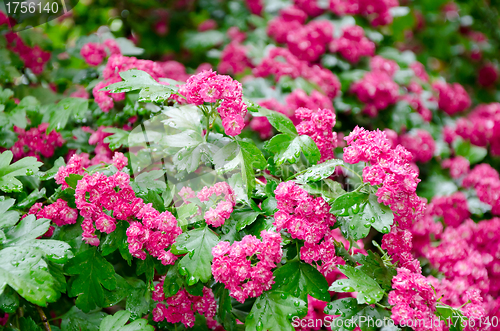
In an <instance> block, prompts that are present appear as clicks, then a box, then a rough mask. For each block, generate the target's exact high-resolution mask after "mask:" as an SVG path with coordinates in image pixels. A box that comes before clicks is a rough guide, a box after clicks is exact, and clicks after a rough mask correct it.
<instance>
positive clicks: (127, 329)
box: [99, 310, 154, 331]
mask: <svg viewBox="0 0 500 331" xmlns="http://www.w3.org/2000/svg"><path fill="white" fill-rule="evenodd" d="M129 318H130V312H128V311H126V310H120V311H118V312H116V313H115V314H114V315H113V316H111V315H109V316H106V317H105V318H104V319H103V320H102V322H101V326H100V327H99V330H100V331H154V328H153V327H152V326H151V325H148V321H146V320H144V319H141V320H135V321H133V322H132V323H130V324H127V325H125V324H126V323H127V322H128V320H129Z"/></svg>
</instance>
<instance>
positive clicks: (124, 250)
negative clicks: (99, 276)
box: [101, 221, 132, 265]
mask: <svg viewBox="0 0 500 331" xmlns="http://www.w3.org/2000/svg"><path fill="white" fill-rule="evenodd" d="M128 225H129V223H128V222H122V221H119V222H118V223H117V224H116V229H115V231H113V232H111V233H110V234H108V235H106V239H104V241H103V242H102V244H101V251H102V256H106V255H109V254H111V253H113V252H114V251H115V250H117V249H119V250H120V254H121V256H122V257H123V259H124V260H125V261H127V263H128V265H131V263H132V255H131V254H130V251H129V249H128V242H127V228H128Z"/></svg>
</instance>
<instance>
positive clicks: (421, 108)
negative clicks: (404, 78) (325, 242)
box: [401, 81, 432, 122]
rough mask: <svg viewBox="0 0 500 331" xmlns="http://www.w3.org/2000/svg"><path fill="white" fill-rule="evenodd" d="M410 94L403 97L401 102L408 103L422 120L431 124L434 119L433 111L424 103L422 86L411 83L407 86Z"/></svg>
mask: <svg viewBox="0 0 500 331" xmlns="http://www.w3.org/2000/svg"><path fill="white" fill-rule="evenodd" d="M407 89H408V93H407V94H404V95H403V96H401V100H404V101H406V102H408V104H409V105H410V107H412V108H413V109H414V110H416V111H417V112H418V113H419V114H420V116H422V119H423V120H424V121H426V122H430V121H431V119H432V111H431V110H430V109H429V108H427V106H426V105H425V104H424V102H423V101H422V91H423V89H422V86H421V85H420V84H418V83H417V82H415V81H412V82H410V84H409V85H408V86H407Z"/></svg>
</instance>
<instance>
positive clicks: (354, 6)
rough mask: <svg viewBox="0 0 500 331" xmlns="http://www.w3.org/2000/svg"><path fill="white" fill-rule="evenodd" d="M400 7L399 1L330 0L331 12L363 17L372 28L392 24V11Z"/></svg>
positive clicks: (339, 14)
mask: <svg viewBox="0 0 500 331" xmlns="http://www.w3.org/2000/svg"><path fill="white" fill-rule="evenodd" d="M397 6H399V2H398V0H375V1H374V0H330V10H331V11H332V12H333V13H334V14H336V15H338V16H344V15H363V16H365V17H368V18H369V19H370V21H371V24H372V26H379V25H387V24H390V23H391V22H392V15H391V13H390V9H391V8H392V7H397Z"/></svg>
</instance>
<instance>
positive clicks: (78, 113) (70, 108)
mask: <svg viewBox="0 0 500 331" xmlns="http://www.w3.org/2000/svg"><path fill="white" fill-rule="evenodd" d="M88 107H89V101H88V100H87V99H83V98H65V99H62V100H61V101H59V102H58V103H57V104H56V105H53V106H52V107H51V109H50V117H49V120H48V122H49V126H48V127H47V130H46V131H45V132H46V134H48V133H49V132H51V131H53V130H56V131H61V130H62V129H64V128H65V127H66V124H68V120H69V118H70V117H71V116H74V117H75V118H76V119H81V118H83V117H84V116H85V113H86V112H87V110H88Z"/></svg>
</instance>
